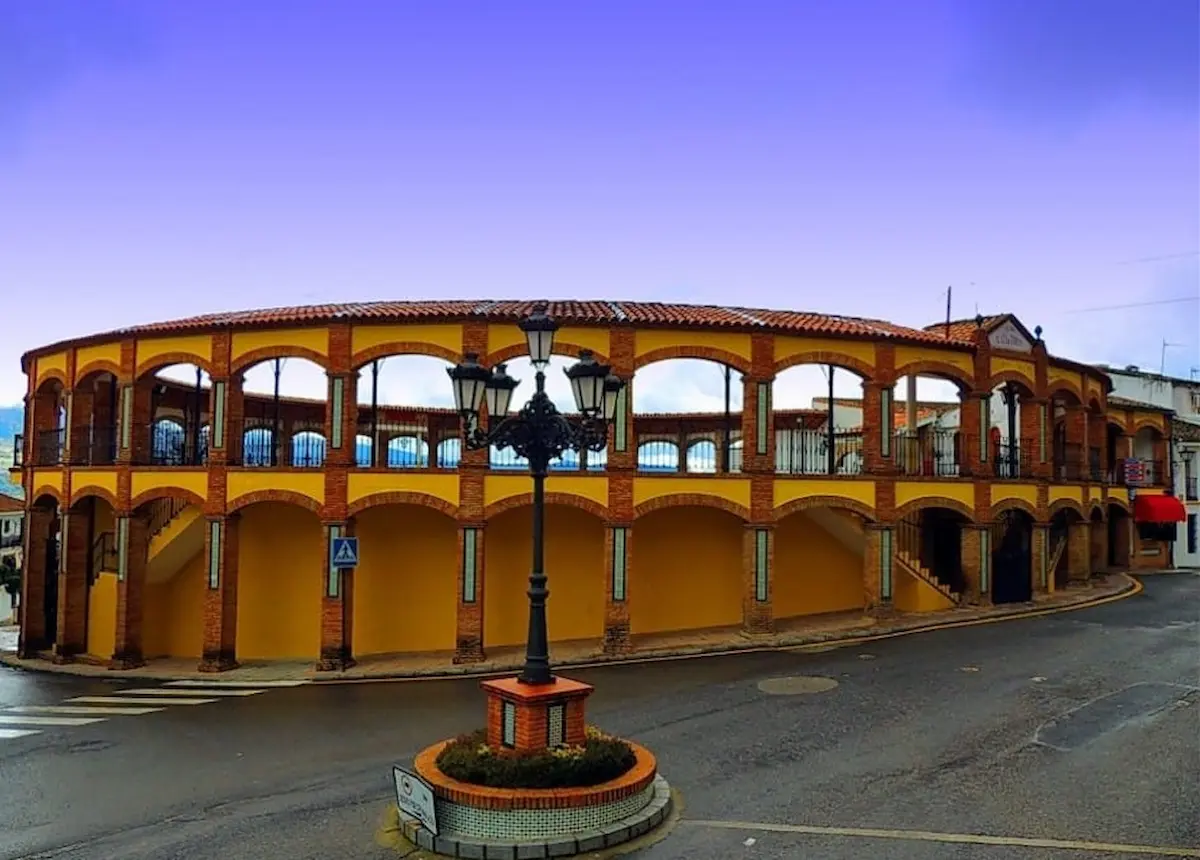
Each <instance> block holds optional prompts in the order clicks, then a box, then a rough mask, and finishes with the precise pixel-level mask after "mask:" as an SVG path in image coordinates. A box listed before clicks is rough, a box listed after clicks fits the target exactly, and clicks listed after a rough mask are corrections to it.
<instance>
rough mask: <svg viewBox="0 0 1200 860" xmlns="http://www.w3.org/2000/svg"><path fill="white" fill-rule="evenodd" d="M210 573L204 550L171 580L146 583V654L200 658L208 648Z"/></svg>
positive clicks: (144, 622) (143, 610) (144, 633)
mask: <svg viewBox="0 0 1200 860" xmlns="http://www.w3.org/2000/svg"><path fill="white" fill-rule="evenodd" d="M206 573H207V571H206V570H205V565H204V553H203V552H199V553H196V554H195V555H193V556H192V557H191V559H190V560H189V561H187V562H186V563H185V564H184V565H183V567H182V568H180V569H179V571H178V572H177V573H175V575H174V576H172V577H171V578H170V579H167V580H164V581H162V582H153V583H152V582H147V583H146V589H145V596H144V599H143V609H142V612H143V618H142V649H143V651H144V652H145V654H146V657H148V658H151V657H168V656H169V657H187V658H193V659H199V658H200V656H201V652H202V651H203V650H204V591H205V589H206V588H207V585H208V582H207V577H206ZM238 646H239V648H240V647H241V642H240V641H239V642H238Z"/></svg>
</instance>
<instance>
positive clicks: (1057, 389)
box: [1046, 379, 1083, 406]
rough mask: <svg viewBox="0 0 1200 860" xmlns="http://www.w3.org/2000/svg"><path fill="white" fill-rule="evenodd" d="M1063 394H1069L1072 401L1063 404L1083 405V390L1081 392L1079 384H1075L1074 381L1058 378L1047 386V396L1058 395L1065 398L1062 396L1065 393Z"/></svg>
mask: <svg viewBox="0 0 1200 860" xmlns="http://www.w3.org/2000/svg"><path fill="white" fill-rule="evenodd" d="M1063 394H1067V395H1069V396H1070V401H1071V402H1067V403H1064V404H1063V405H1064V406H1082V405H1083V392H1081V391H1080V390H1079V386H1078V385H1075V384H1074V383H1072V382H1068V381H1067V380H1065V379H1056V380H1055V381H1054V382H1052V383H1050V385H1049V386H1047V388H1046V397H1047V398H1052V397H1058V398H1059V399H1060V400H1061V399H1063V398H1062V397H1061V395H1063Z"/></svg>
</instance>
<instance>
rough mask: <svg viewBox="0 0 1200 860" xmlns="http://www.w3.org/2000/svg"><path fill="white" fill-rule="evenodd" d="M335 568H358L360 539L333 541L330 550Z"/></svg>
mask: <svg viewBox="0 0 1200 860" xmlns="http://www.w3.org/2000/svg"><path fill="white" fill-rule="evenodd" d="M329 554H330V555H331V556H332V562H333V566H334V567H335V568H339V569H340V568H343V567H356V566H357V565H358V538H356V537H340V538H334V539H333V545H332V546H331V547H330V548H329Z"/></svg>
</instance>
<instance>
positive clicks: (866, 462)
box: [831, 380, 900, 475]
mask: <svg viewBox="0 0 1200 860" xmlns="http://www.w3.org/2000/svg"><path fill="white" fill-rule="evenodd" d="M862 390H863V408H862V433H863V440H862V445H863V471H864V472H865V473H867V474H870V475H886V474H894V473H895V472H896V464H897V463H898V462H900V454H899V453H898V452H897V451H896V415H895V413H896V408H895V404H894V400H895V384H894V383H893V382H890V381H888V382H874V381H871V380H866V381H864V382H863V387H862ZM831 408H832V407H831Z"/></svg>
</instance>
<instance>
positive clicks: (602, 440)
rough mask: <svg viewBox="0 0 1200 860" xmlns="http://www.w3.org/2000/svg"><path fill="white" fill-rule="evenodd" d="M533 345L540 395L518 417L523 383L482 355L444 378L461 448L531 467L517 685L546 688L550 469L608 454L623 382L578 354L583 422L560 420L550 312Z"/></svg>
mask: <svg viewBox="0 0 1200 860" xmlns="http://www.w3.org/2000/svg"><path fill="white" fill-rule="evenodd" d="M520 327H521V330H522V331H523V332H525V340H526V342H527V344H528V346H529V357H530V359H531V360H532V362H533V367H534V370H535V371H536V376H535V377H534V380H535V382H536V385H537V388H536V389H535V391H534V393H533V397H531V398H530V399H529V402H528V403H526V404H525V405H524V406H523V407H521V410H520V411H519V412H517V413H516V414H514V415H509V414H508V408H509V402H510V401H511V400H512V393H513V390H514V389H515V388H516V387H517V385H518V380H516V379H513V378H512V377H511V376H509V375H508V373H507V372H506V371H505V365H503V364H499V365H497V366H496V368H495V369H494V370H489V369H488V368H486V367H484V366H483V365H481V364H479V356H478V355H477V354H475V353H468V354H467V355H466V356H465V357H464V358H465V360H464V361H463V362H462V363H461V364H459V365H458V366H457V367H454V368H451V369H450V370H448V371H447V373H449V374H450V379H451V381H452V382H453V384H454V406H455V408H456V409H457V410H458V413H459V415H460V416H461V417H462V422H463V443H464V444H465V445H466V447H467V448H470V449H476V450H477V449H480V448H490V447H491V446H493V445H494V446H496V447H497V448H512V450H513V451H514V452H515V453H516V454H517V456H519V457H524V458H525V459H526V460H528V461H529V471H530V473H531V474H532V476H533V570H532V571H531V572H530V574H529V591H528V594H529V634H528V636H527V638H526V640H525V666H524V668H523V669H522V670H521V674H520V676H519V678H518V680H519V681H521V683H524V684H549V683H551V682H552V681H553V680H554V676H553V675H552V674H551V673H550V645H549V642H548V637H547V633H546V598H547V597H548V596H549V594H550V592H549V591H548V590H547V589H546V572H545V569H544V549H545V542H544V526H545V517H546V510H545V508H546V505H545V489H546V473H547V471H548V469H549V467H550V462H551V461H552V460H554V458H556V457H559V456H561V455H562V454H563V453H564V452H566V451H578V452H581V453H582V452H583V451H596V452H599V451H603V450H604V448H605V446H606V445H607V444H608V424H609V422H610V421H611V420H612V419H613V416H614V415H615V414H616V410H617V401H618V395H619V393H620V391H621V389H622V388H623V387H624V386H625V383H624V382H623V381H622V380H620V379H619V378H617V377H616V376H613V375H612V373H611V368H610V367H609V366H608V365H604V364H599V363H597V361H596V359H595V358H594V357H593V355H592V353H591V351H590V350H581V351H580V353H579V361H578V362H576V363H575V364H574V365H572V366H571V367H570V368H568V369H567V370H566V371H565V372H566V375H567V378H568V379H570V380H571V390H572V393H573V394H574V395H575V406H576V408H577V409H578V410H579V416H578V417H574V416H572V417H567V416H565V415H563V414H562V413H560V412H559V411H558V410H557V409H556V408H555V407H554V404H553V403H552V402H551V401H550V398H549V397H548V396H547V395H546V373H545V370H546V366H547V365H548V364H549V363H550V356H551V354H552V352H553V348H554V333H555V332H556V331H557V330H558V324H557V323H556V322H555V321H554V320H553V319H551V318H550V317H549V316H547V315H546V307H545V305H539V306H537V307H535V308H534V310H533V313H531V314H530V315H529V316H528V317H526V318H525V319H524V320H522V321H521V323H520ZM485 400H486V403H487V414H488V426H487V428H486V429H485V428H483V427H482V426H480V419H479V410H480V407H481V406H482V405H483V404H484V402H485Z"/></svg>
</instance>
